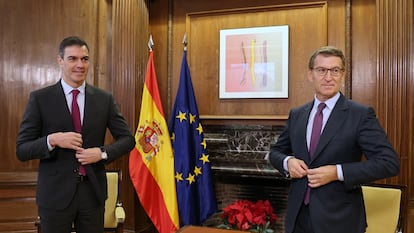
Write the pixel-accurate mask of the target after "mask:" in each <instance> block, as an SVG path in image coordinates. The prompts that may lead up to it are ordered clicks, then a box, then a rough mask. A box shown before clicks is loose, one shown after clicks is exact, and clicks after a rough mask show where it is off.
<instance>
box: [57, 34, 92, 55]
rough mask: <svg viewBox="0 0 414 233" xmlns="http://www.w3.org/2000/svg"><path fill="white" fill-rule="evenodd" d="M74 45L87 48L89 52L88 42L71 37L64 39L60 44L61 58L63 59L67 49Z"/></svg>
mask: <svg viewBox="0 0 414 233" xmlns="http://www.w3.org/2000/svg"><path fill="white" fill-rule="evenodd" d="M72 45H79V46H86V49H87V50H88V51H89V47H88V44H86V42H85V41H84V40H83V39H82V38H80V37H77V36H69V37H66V38H65V39H63V40H62V42H60V45H59V56H60V57H61V58H63V57H64V55H65V48H66V47H68V46H72Z"/></svg>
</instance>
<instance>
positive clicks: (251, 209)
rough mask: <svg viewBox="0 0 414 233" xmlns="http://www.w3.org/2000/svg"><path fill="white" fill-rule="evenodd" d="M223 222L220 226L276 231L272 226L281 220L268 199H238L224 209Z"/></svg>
mask: <svg viewBox="0 0 414 233" xmlns="http://www.w3.org/2000/svg"><path fill="white" fill-rule="evenodd" d="M220 217H221V218H222V219H223V223H222V224H220V225H219V226H218V228H224V229H237V230H242V231H250V232H257V233H274V230H273V229H272V226H273V225H274V224H275V223H276V222H277V221H279V218H278V216H277V215H276V214H275V213H274V212H273V207H272V205H271V204H270V202H269V201H268V200H265V201H263V200H258V201H257V202H256V203H254V202H252V201H249V200H237V201H235V202H233V203H232V204H230V205H228V206H226V207H225V208H224V209H223V213H222V214H221V216H220Z"/></svg>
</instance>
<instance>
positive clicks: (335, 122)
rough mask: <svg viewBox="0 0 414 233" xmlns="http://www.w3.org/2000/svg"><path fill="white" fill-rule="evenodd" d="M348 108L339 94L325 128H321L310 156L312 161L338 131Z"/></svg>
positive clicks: (346, 102) (345, 101)
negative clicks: (316, 143) (314, 148)
mask: <svg viewBox="0 0 414 233" xmlns="http://www.w3.org/2000/svg"><path fill="white" fill-rule="evenodd" d="M348 109H349V107H348V101H347V100H346V98H345V97H344V96H343V95H341V97H340V98H339V99H338V102H336V104H335V107H334V109H333V110H332V112H331V115H330V116H329V119H328V121H327V122H326V125H325V128H324V129H323V132H322V134H321V137H320V139H319V144H318V146H317V147H316V150H315V153H314V154H313V156H312V161H313V160H315V158H317V157H318V155H319V154H320V152H321V151H322V150H323V148H325V146H326V145H327V144H328V143H329V141H330V140H331V139H332V138H333V137H334V136H335V134H337V133H338V132H340V128H341V127H342V124H343V122H344V121H345V119H346V118H347V115H348Z"/></svg>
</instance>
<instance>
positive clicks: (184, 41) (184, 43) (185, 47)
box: [183, 33, 188, 51]
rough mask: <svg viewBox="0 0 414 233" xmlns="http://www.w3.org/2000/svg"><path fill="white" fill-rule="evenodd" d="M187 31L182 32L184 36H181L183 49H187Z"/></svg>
mask: <svg viewBox="0 0 414 233" xmlns="http://www.w3.org/2000/svg"><path fill="white" fill-rule="evenodd" d="M187 44H188V41H187V33H184V37H183V45H184V51H187Z"/></svg>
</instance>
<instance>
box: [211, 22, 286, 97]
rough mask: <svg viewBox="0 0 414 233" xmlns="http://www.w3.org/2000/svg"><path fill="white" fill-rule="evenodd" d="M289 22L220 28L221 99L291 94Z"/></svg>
mask: <svg viewBox="0 0 414 233" xmlns="http://www.w3.org/2000/svg"><path fill="white" fill-rule="evenodd" d="M288 59H289V28H288V26H287V25H283V26H270V27H252V28H238V29H223V30H220V76H219V79H220V83H219V88H220V92H219V93H220V94H219V95H220V96H219V97H220V99H231V98H287V97H288Z"/></svg>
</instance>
